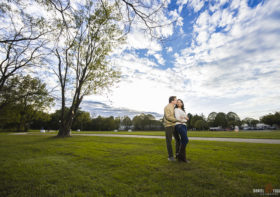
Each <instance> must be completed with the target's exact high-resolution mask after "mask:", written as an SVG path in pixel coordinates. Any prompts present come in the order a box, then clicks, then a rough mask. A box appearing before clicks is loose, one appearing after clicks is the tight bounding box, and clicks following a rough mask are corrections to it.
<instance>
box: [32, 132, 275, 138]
mask: <svg viewBox="0 0 280 197" xmlns="http://www.w3.org/2000/svg"><path fill="white" fill-rule="evenodd" d="M33 132H38V131H32V132H30V133H33ZM72 133H73V134H79V133H80V134H82V133H96V134H120V135H123V134H125V135H155V136H164V135H165V133H164V131H133V132H127V131H119V132H112V131H81V132H76V131H73V132H72ZM47 134H51V133H47ZM52 134H54V133H52ZM188 136H189V137H226V138H255V139H280V130H277V131H240V132H234V131H188Z"/></svg>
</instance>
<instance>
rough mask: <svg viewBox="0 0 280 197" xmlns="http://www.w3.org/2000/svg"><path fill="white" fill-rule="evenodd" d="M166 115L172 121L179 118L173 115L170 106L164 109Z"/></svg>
mask: <svg viewBox="0 0 280 197" xmlns="http://www.w3.org/2000/svg"><path fill="white" fill-rule="evenodd" d="M164 116H165V119H166V120H168V121H170V122H177V119H176V118H175V117H174V116H173V115H172V111H171V110H170V109H168V108H166V109H164Z"/></svg>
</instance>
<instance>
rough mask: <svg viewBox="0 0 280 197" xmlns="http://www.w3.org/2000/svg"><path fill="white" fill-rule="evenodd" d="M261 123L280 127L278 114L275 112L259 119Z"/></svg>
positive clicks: (279, 113)
mask: <svg viewBox="0 0 280 197" xmlns="http://www.w3.org/2000/svg"><path fill="white" fill-rule="evenodd" d="M261 122H263V123H265V124H268V125H271V126H272V125H277V126H279V127H280V112H275V114H268V115H265V116H263V117H261Z"/></svg>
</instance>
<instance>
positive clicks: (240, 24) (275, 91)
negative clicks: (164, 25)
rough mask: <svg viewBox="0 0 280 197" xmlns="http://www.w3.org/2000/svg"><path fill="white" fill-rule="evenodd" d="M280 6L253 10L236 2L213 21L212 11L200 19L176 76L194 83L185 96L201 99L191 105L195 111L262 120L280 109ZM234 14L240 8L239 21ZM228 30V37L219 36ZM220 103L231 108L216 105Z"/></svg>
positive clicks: (179, 58)
mask: <svg viewBox="0 0 280 197" xmlns="http://www.w3.org/2000/svg"><path fill="white" fill-rule="evenodd" d="M279 6H280V2H276V1H267V2H265V3H264V5H263V6H257V7H255V8H250V7H248V6H247V4H246V2H245V1H233V2H232V3H231V6H230V8H226V9H224V10H219V9H218V8H217V9H216V11H215V13H214V14H213V15H211V16H210V15H209V14H208V11H207V10H206V11H205V12H203V13H201V14H200V16H199V17H198V19H197V20H196V22H195V25H194V37H193V44H192V45H191V47H188V48H186V49H184V50H182V51H181V53H179V54H178V55H175V58H176V64H175V65H176V69H177V70H178V72H177V73H180V74H181V75H183V76H185V77H186V78H187V79H188V80H189V81H190V84H191V87H190V88H189V89H186V90H185V91H186V92H190V94H189V95H191V97H195V98H196V99H197V100H196V101H191V103H192V104H193V105H200V106H201V107H195V108H196V110H198V112H199V111H200V110H201V111H200V112H206V113H207V112H208V113H210V112H211V111H214V110H221V111H222V110H223V109H225V110H237V112H240V113H241V115H242V116H245V115H246V114H247V115H248V114H249V115H254V116H255V117H258V116H259V115H261V114H263V113H267V111H266V109H268V108H273V107H274V108H275V109H277V106H278V109H279V107H280V106H279V104H273V103H275V102H276V101H277V99H278V100H279V95H280V86H279V84H280V79H279V76H280V60H279V54H277V53H278V51H280V44H279V42H278V40H279V39H280V34H279V32H280V20H279V18H278V19H277V18H276V15H277V14H276V13H278V15H279V11H278V10H277V9H276V7H279ZM233 9H238V13H237V15H236V16H235V17H233V16H234V15H233V14H234V12H233ZM223 27H224V28H225V29H224V31H223V32H216V31H214V30H215V29H216V28H223ZM195 43H197V44H195ZM273 43H274V44H273ZM180 74H178V75H180ZM187 98H188V97H187V96H186V99H187ZM205 99H207V100H209V101H211V105H209V102H206V101H205ZM219 99H224V101H223V102H225V103H227V105H226V107H225V106H224V105H221V106H220V105H219V104H218V103H217V102H219ZM231 102H232V103H237V104H238V105H237V104H236V105H234V104H232V103H231ZM256 109H258V110H259V111H258V110H256ZM246 110H247V111H248V112H250V111H251V112H254V113H255V114H253V113H246ZM256 111H258V112H256Z"/></svg>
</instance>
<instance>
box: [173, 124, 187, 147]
mask: <svg viewBox="0 0 280 197" xmlns="http://www.w3.org/2000/svg"><path fill="white" fill-rule="evenodd" d="M175 129H176V131H177V132H178V133H179V135H180V140H181V144H182V146H183V148H185V147H186V146H187V144H188V142H189V138H188V135H187V127H186V125H184V124H177V125H176V126H175Z"/></svg>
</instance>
